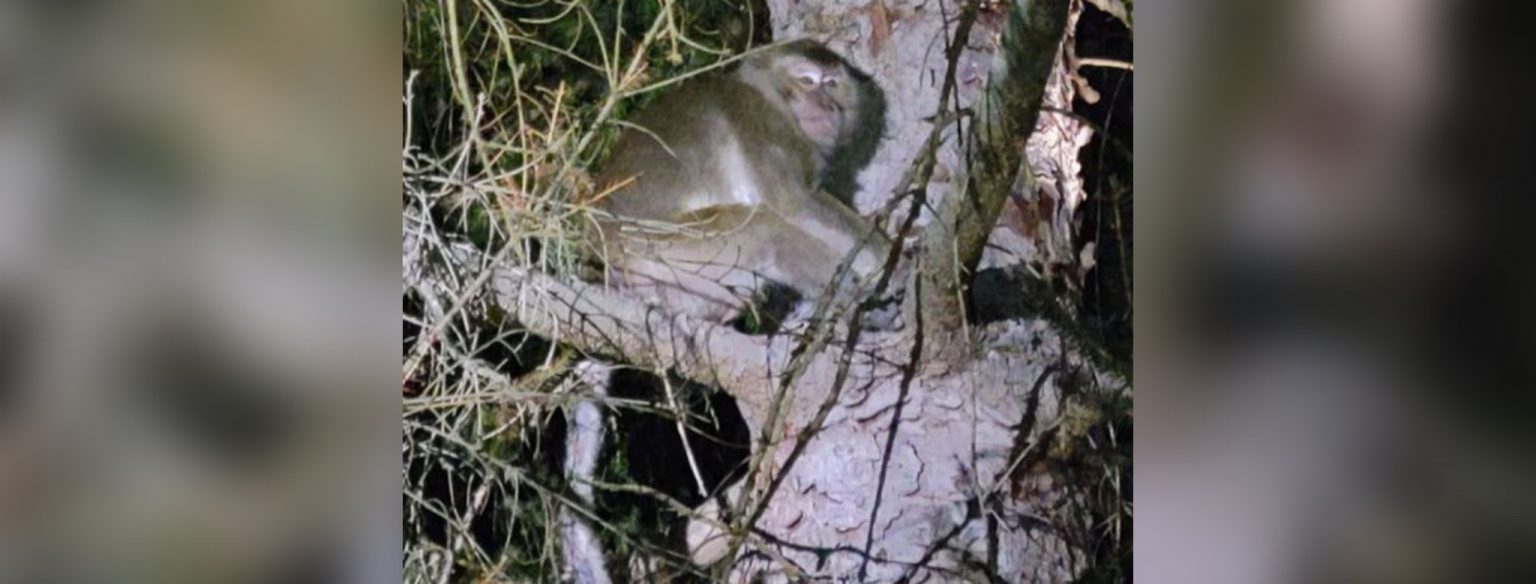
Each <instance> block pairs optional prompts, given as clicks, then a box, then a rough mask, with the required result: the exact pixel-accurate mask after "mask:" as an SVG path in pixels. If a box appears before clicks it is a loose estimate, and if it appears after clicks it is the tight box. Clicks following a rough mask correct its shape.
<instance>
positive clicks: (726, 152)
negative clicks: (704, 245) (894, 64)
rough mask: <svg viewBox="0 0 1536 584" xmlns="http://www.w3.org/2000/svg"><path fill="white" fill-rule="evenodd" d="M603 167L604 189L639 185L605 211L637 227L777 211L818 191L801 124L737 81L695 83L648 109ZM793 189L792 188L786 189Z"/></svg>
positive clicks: (620, 193)
mask: <svg viewBox="0 0 1536 584" xmlns="http://www.w3.org/2000/svg"><path fill="white" fill-rule="evenodd" d="M631 123H633V124H634V125H636V126H638V127H640V128H644V130H640V129H636V128H627V129H625V131H624V133H623V134H622V135H621V136H620V137H619V141H618V143H617V144H615V146H614V150H613V151H614V155H613V157H612V158H611V159H609V160H608V161H607V163H606V164H605V165H604V166H603V170H602V172H601V173H600V174H599V176H598V183H599V185H602V186H603V187H607V186H609V185H613V184H618V183H620V182H622V181H624V180H626V179H630V178H633V181H634V182H633V183H632V184H629V185H627V186H625V187H624V188H622V189H619V190H617V191H615V192H613V193H611V194H609V195H608V196H607V197H606V198H605V199H604V200H603V201H602V202H601V206H602V207H603V208H604V209H606V210H607V211H609V212H610V213H612V214H614V215H616V216H621V217H629V218H634V219H648V220H660V221H680V220H682V218H683V217H685V216H686V215H688V214H689V213H693V212H698V211H701V210H705V209H708V208H710V207H716V206H736V205H746V206H755V205H759V204H773V202H774V198H775V197H777V196H779V195H778V194H777V193H775V192H774V191H776V190H778V189H785V188H793V189H810V188H813V185H814V181H815V176H816V173H817V171H818V169H817V168H816V167H815V165H816V161H815V152H814V150H813V147H812V146H811V144H810V142H809V140H808V139H807V138H806V137H805V134H804V133H802V132H801V131H800V129H799V126H798V125H797V124H796V122H795V121H794V120H793V119H792V118H791V117H790V116H789V114H788V113H787V112H785V111H783V109H782V108H780V107H776V106H775V105H774V104H773V103H771V102H770V101H769V100H768V99H767V98H765V97H764V96H763V95H762V94H760V93H758V91H757V90H756V89H754V88H753V87H751V86H749V85H747V84H745V83H742V82H740V81H738V80H737V79H736V78H735V77H733V76H727V75H711V76H707V77H704V78H701V79H698V80H694V81H690V82H688V83H685V84H684V85H683V86H681V87H679V88H678V89H677V90H676V91H673V92H672V93H670V94H668V95H666V96H664V97H662V98H661V99H659V100H657V101H656V102H655V103H653V104H651V105H650V106H649V107H647V108H645V109H644V110H642V111H641V112H640V114H639V115H637V116H636V117H635V118H634V119H633V120H632V121H631ZM786 183H787V184H786Z"/></svg>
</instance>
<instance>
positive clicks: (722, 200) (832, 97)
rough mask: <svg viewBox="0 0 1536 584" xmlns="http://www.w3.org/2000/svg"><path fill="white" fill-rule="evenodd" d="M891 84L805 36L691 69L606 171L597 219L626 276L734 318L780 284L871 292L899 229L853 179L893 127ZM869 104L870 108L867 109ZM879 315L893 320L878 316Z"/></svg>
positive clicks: (807, 292) (694, 309)
mask: <svg viewBox="0 0 1536 584" xmlns="http://www.w3.org/2000/svg"><path fill="white" fill-rule="evenodd" d="M880 99H881V98H880V96H879V90H878V88H876V87H874V86H873V83H872V82H871V81H870V80H869V79H868V78H867V77H865V76H864V75H862V74H861V73H858V72H857V71H855V70H854V69H853V68H852V67H850V66H849V65H848V64H847V63H846V62H844V61H843V59H842V58H841V57H839V56H838V55H837V54H836V53H833V52H832V51H831V50H829V49H827V48H826V47H824V46H822V45H821V44H819V43H817V42H814V41H808V40H802V41H796V42H793V43H789V44H786V45H783V46H780V47H776V48H774V49H770V50H767V51H764V52H761V53H758V54H756V55H753V56H751V57H748V58H746V59H744V60H743V62H742V63H741V64H740V66H739V67H738V68H737V69H736V70H735V71H733V72H731V73H728V74H716V75H710V76H705V77H702V78H699V79H697V80H693V81H689V82H686V83H685V84H684V85H683V86H682V87H680V88H679V89H677V90H676V91H674V92H673V93H672V94H670V95H667V96H664V97H662V98H661V99H660V100H658V101H657V102H656V103H655V104H653V105H651V106H650V107H648V108H646V109H645V110H644V111H642V112H641V113H640V115H638V116H637V117H636V118H635V119H634V120H632V123H633V127H631V128H629V129H627V130H626V131H625V132H624V134H623V135H621V136H620V138H619V141H618V143H617V144H616V146H615V148H614V154H613V156H612V158H611V159H610V160H609V161H608V162H607V164H606V165H605V166H604V168H603V170H602V172H601V173H600V175H599V177H598V178H599V181H598V182H599V184H600V185H602V186H603V187H604V188H612V189H614V190H613V191H612V192H609V193H607V194H606V196H602V197H600V198H599V200H598V201H597V205H598V206H599V207H600V208H601V209H603V210H605V211H607V212H608V214H610V215H611V218H605V219H603V220H601V221H599V224H600V226H601V229H599V230H596V231H595V233H596V234H597V236H598V237H599V239H600V240H601V241H599V242H597V245H598V247H599V248H600V249H601V250H603V252H604V254H605V259H606V260H607V262H608V266H609V267H610V268H611V269H612V270H613V275H614V276H615V277H616V279H617V280H618V281H619V283H621V284H622V285H625V286H627V287H629V288H632V289H634V290H636V291H637V292H638V293H639V294H641V295H642V296H644V297H647V298H650V299H652V300H653V301H656V302H658V303H660V304H662V305H664V306H666V307H668V308H670V309H672V310H674V311H676V312H682V313H686V314H690V315H692V316H695V317H699V318H704V319H707V320H713V321H717V322H724V321H727V320H729V319H731V318H734V317H736V316H738V315H739V314H740V313H741V312H742V311H743V310H744V309H747V308H749V307H750V305H751V303H752V302H753V300H754V298H758V297H760V295H761V294H762V293H763V292H764V291H765V290H766V289H767V288H766V286H768V285H770V284H778V285H781V286H787V287H789V288H791V289H793V290H794V291H795V292H797V293H798V296H799V297H800V298H802V299H812V300H814V299H815V298H817V297H819V296H820V295H821V294H822V293H823V291H824V290H826V289H827V286H828V284H830V283H831V282H832V281H833V278H834V276H835V275H836V272H837V270H838V267H839V265H841V264H842V262H843V261H844V260H845V259H846V258H848V257H850V253H852V256H851V257H852V262H851V264H850V268H851V270H850V271H851V273H849V274H847V275H845V276H844V278H843V280H842V284H841V285H840V286H838V287H837V289H835V291H834V292H835V293H836V294H837V295H838V297H837V299H838V300H840V301H841V300H845V299H848V298H857V297H859V296H860V295H862V294H864V293H866V292H867V291H868V289H869V286H870V284H871V283H872V280H873V277H874V276H877V275H878V272H879V270H880V268H881V266H882V265H883V263H884V261H885V258H886V256H887V253H888V250H889V249H890V246H891V243H890V241H889V240H888V239H887V238H886V236H885V234H884V233H881V232H880V231H879V230H878V229H877V228H876V227H875V226H874V225H873V224H872V223H871V222H869V221H867V220H865V219H864V218H863V217H861V216H859V215H858V214H857V213H856V212H854V210H853V209H852V208H851V205H850V204H849V201H850V200H851V195H852V193H851V192H849V191H847V190H844V191H843V192H841V193H840V194H841V198H840V197H839V196H834V195H833V194H831V193H829V192H828V191H827V188H828V187H829V186H830V183H833V182H837V183H840V184H842V185H844V186H846V183H848V182H850V181H851V175H852V172H853V171H855V170H857V168H852V169H850V166H862V165H863V164H864V163H865V162H867V161H868V159H869V157H870V156H872V155H873V152H874V143H875V142H877V141H878V140H879V137H880V133H881V132H882V131H883V129H884V113H883V112H884V104H883V102H881V101H879V100H880ZM866 108H867V109H866ZM875 326H879V325H875Z"/></svg>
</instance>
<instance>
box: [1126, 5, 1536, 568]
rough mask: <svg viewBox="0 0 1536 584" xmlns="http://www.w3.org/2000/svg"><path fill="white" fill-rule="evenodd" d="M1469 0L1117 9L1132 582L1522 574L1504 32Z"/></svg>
mask: <svg viewBox="0 0 1536 584" xmlns="http://www.w3.org/2000/svg"><path fill="white" fill-rule="evenodd" d="M1478 4H1479V3H1464V2H1448V1H1438V0H1402V1H1392V2H1386V1H1365V0H1352V1H1344V0H1301V1H1286V2H1219V3H1201V2H1159V3H1157V4H1156V5H1155V6H1151V10H1148V11H1145V13H1144V14H1142V16H1143V18H1142V19H1141V20H1140V23H1141V24H1142V25H1143V28H1142V31H1141V32H1142V33H1143V34H1141V35H1140V39H1139V40H1141V41H1142V43H1141V49H1142V54H1141V55H1139V56H1138V57H1139V58H1138V63H1139V64H1140V65H1141V67H1142V72H1143V74H1144V75H1145V76H1146V77H1144V78H1143V84H1142V91H1141V93H1140V94H1139V95H1138V98H1139V101H1138V103H1137V108H1138V109H1140V110H1141V111H1140V112H1139V117H1140V120H1141V126H1140V127H1138V128H1137V133H1138V142H1139V143H1138V144H1137V146H1138V151H1139V152H1141V153H1142V158H1141V159H1140V160H1138V164H1137V168H1138V169H1139V171H1140V175H1139V176H1137V186H1138V189H1139V190H1140V191H1141V193H1142V197H1141V199H1140V200H1139V201H1138V208H1137V209H1136V212H1137V216H1138V219H1139V221H1140V223H1139V224H1138V225H1137V233H1138V235H1139V240H1138V241H1137V244H1138V247H1139V248H1140V249H1139V251H1140V254H1139V257H1138V258H1137V261H1138V265H1137V266H1136V268H1137V273H1138V275H1139V281H1140V282H1141V287H1140V289H1139V290H1137V296H1136V303H1137V319H1138V322H1137V323H1136V327H1137V338H1136V350H1137V355H1136V369H1137V373H1138V376H1139V377H1140V384H1139V388H1140V390H1141V395H1139V396H1138V399H1137V403H1138V404H1139V405H1140V408H1141V410H1142V411H1141V412H1139V414H1140V416H1139V417H1140V420H1139V421H1140V422H1141V423H1140V425H1139V426H1138V436H1137V451H1136V459H1137V460H1136V465H1137V468H1138V471H1139V472H1138V479H1139V480H1138V482H1137V484H1136V489H1137V491H1138V493H1137V496H1138V497H1137V500H1138V503H1139V507H1140V509H1139V510H1140V511H1141V513H1140V516H1139V517H1138V518H1137V519H1138V522H1137V526H1138V528H1139V529H1138V530H1137V533H1136V554H1137V558H1136V560H1135V565H1136V574H1137V576H1138V577H1140V578H1142V579H1143V580H1146V581H1153V582H1293V581H1360V582H1462V581H1473V582H1479V581H1531V580H1532V577H1533V576H1536V571H1533V566H1536V561H1533V559H1532V558H1533V555H1532V553H1531V552H1532V551H1533V547H1536V546H1533V544H1536V521H1533V520H1536V503H1533V502H1532V501H1531V499H1530V497H1529V494H1530V493H1532V492H1536V491H1533V489H1532V487H1533V486H1536V480H1533V479H1536V475H1533V473H1532V471H1533V469H1532V465H1531V464H1530V463H1531V460H1532V452H1531V445H1532V441H1531V439H1532V438H1533V436H1536V433H1533V432H1532V429H1533V427H1536V426H1533V425H1532V424H1531V423H1530V420H1531V419H1532V418H1531V410H1530V409H1528V408H1529V406H1530V405H1531V401H1532V400H1531V397H1532V386H1531V381H1532V376H1531V373H1532V359H1531V358H1530V350H1531V349H1530V346H1531V345H1530V343H1529V342H1527V341H1529V340H1530V338H1531V332H1530V329H1528V328H1526V327H1528V326H1530V325H1531V324H1532V319H1531V318H1530V317H1531V316H1532V312H1531V310H1530V308H1529V305H1528V298H1530V293H1531V291H1532V289H1531V287H1530V284H1529V278H1528V276H1529V275H1530V266H1531V260H1530V258H1529V257H1527V256H1526V255H1525V254H1524V253H1523V250H1522V248H1521V247H1519V246H1517V245H1515V244H1516V240H1517V237H1518V236H1517V235H1516V234H1518V233H1519V232H1520V228H1519V227H1517V226H1514V225H1508V224H1507V223H1509V222H1510V220H1511V219H1514V218H1515V217H1518V216H1519V215H1517V214H1514V213H1508V212H1504V213H1500V211H1502V210H1503V209H1504V208H1505V207H1504V205H1497V203H1504V202H1505V201H1507V200H1518V199H1520V198H1522V197H1521V195H1523V193H1525V192H1528V191H1529V187H1528V186H1526V185H1523V184H1522V183H1523V182H1524V180H1525V176H1524V175H1526V174H1528V172H1524V170H1525V169H1526V168H1528V167H1529V163H1528V162H1524V161H1521V162H1515V161H1516V160H1517V159H1519V158H1523V157H1524V155H1525V151H1526V150H1527V149H1525V148H1521V147H1520V146H1521V145H1522V142H1525V141H1526V140H1523V139H1522V138H1523V137H1522V136H1520V135H1519V134H1518V133H1519V132H1521V131H1524V130H1525V129H1526V128H1529V127H1530V125H1529V124H1528V123H1523V122H1527V121H1528V120H1529V119H1530V115H1529V113H1528V111H1529V105H1528V102H1527V101H1526V100H1525V99H1524V97H1525V96H1526V95H1528V93H1529V90H1528V89H1527V87H1528V86H1526V85H1522V84H1520V83H1519V82H1518V81H1517V80H1516V78H1517V77H1520V76H1521V74H1522V73H1524V72H1525V71H1527V70H1529V69H1530V67H1529V66H1528V65H1527V64H1525V63H1524V62H1523V61H1524V56H1525V55H1528V54H1530V53H1529V52H1528V51H1521V50H1519V49H1520V48H1521V47H1516V46H1513V45H1514V44H1515V43H1513V42H1512V41H1514V40H1515V39H1519V38H1522V37H1529V36H1530V35H1529V34H1528V33H1525V32H1523V31H1518V30H1513V29H1515V28H1517V26H1518V25H1514V24H1513V23H1512V22H1511V21H1510V19H1509V16H1510V14H1509V13H1507V12H1505V11H1497V12H1495V11H1493V10H1491V9H1484V8H1483V7H1480V6H1478ZM1149 6H1150V5H1149ZM1501 23H1505V24H1501ZM1517 153H1518V154H1517ZM1511 163H1513V164H1511ZM1499 195H1503V196H1499ZM1515 220H1518V219H1515Z"/></svg>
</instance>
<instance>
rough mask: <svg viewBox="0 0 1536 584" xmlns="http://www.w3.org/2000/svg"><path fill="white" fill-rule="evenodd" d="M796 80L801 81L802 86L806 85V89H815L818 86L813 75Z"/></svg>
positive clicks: (802, 76)
mask: <svg viewBox="0 0 1536 584" xmlns="http://www.w3.org/2000/svg"><path fill="white" fill-rule="evenodd" d="M795 80H796V81H799V82H800V84H801V85H804V86H806V87H815V86H816V77H815V76H812V75H801V76H800V77H798V78H796V79H795Z"/></svg>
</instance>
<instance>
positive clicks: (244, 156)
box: [0, 0, 1536, 582]
mask: <svg viewBox="0 0 1536 584" xmlns="http://www.w3.org/2000/svg"><path fill="white" fill-rule="evenodd" d="M445 1H448V0H445ZM1125 4H1130V3H1125ZM1140 16H1141V17H1142V18H1140V19H1139V21H1140V24H1141V25H1142V32H1143V34H1141V35H1140V40H1141V41H1142V42H1141V52H1142V54H1141V55H1139V56H1138V59H1137V61H1138V64H1139V66H1140V67H1141V68H1143V73H1144V74H1146V75H1147V76H1144V78H1143V79H1142V88H1141V91H1140V94H1139V95H1138V103H1137V104H1136V107H1137V109H1140V110H1142V111H1141V112H1140V115H1139V117H1140V119H1141V127H1140V128H1138V131H1137V134H1138V138H1137V141H1138V142H1140V143H1139V144H1138V146H1140V148H1139V150H1140V152H1141V153H1142V155H1141V157H1142V159H1141V160H1139V161H1138V164H1137V166H1138V168H1139V169H1140V172H1141V174H1142V176H1138V177H1137V183H1138V184H1137V186H1138V189H1139V190H1140V191H1141V199H1140V201H1139V203H1138V208H1137V209H1136V214H1137V216H1138V221H1139V225H1138V226H1137V233H1138V234H1139V241H1137V246H1138V247H1139V248H1140V253H1139V254H1138V255H1139V257H1138V258H1137V260H1136V261H1137V262H1138V264H1139V265H1137V266H1136V268H1137V271H1138V273H1139V274H1140V276H1141V277H1140V289H1139V290H1137V296H1136V302H1137V304H1138V305H1139V306H1138V310H1137V311H1136V312H1137V317H1136V318H1137V319H1138V322H1137V323H1136V328H1137V330H1138V334H1137V338H1136V343H1135V346H1136V353H1137V354H1136V369H1137V375H1138V376H1139V377H1140V383H1139V384H1138V385H1139V387H1140V388H1141V390H1140V392H1141V393H1142V394H1143V395H1140V396H1139V397H1138V399H1137V402H1138V403H1139V404H1140V407H1141V409H1142V410H1143V411H1142V412H1140V418H1141V420H1140V425H1139V432H1140V434H1141V435H1140V436H1138V437H1137V438H1138V440H1137V442H1138V447H1137V458H1138V460H1137V466H1138V467H1139V468H1140V472H1139V477H1138V478H1139V481H1138V483H1137V485H1136V489H1137V490H1138V491H1140V492H1139V493H1138V501H1139V506H1140V507H1141V510H1140V511H1141V515H1142V516H1141V517H1140V518H1139V521H1138V522H1137V528H1138V529H1137V533H1136V543H1137V546H1136V547H1137V550H1136V558H1135V565H1136V571H1137V576H1138V577H1140V578H1141V579H1143V580H1145V581H1152V582H1289V581H1311V580H1333V581H1364V582H1373V581H1391V582H1399V581H1410V582H1413V581H1424V582H1432V581H1482V580H1495V581H1531V580H1532V576H1536V571H1533V563H1536V562H1533V560H1532V558H1533V557H1536V555H1533V554H1532V553H1531V552H1532V551H1533V547H1536V546H1533V543H1536V503H1533V502H1532V501H1531V499H1530V497H1529V494H1530V493H1532V492H1536V490H1533V488H1532V487H1536V475H1533V468H1532V464H1531V460H1532V459H1533V457H1532V452H1531V448H1530V446H1531V444H1532V438H1533V428H1536V425H1533V424H1532V423H1530V422H1529V420H1530V418H1531V414H1530V413H1529V412H1530V411H1531V410H1529V409H1527V408H1528V406H1530V405H1531V401H1532V399H1531V396H1532V392H1531V389H1532V388H1531V384H1530V382H1531V380H1532V375H1531V373H1532V368H1533V362H1536V360H1533V359H1532V358H1530V356H1529V355H1530V348H1529V347H1530V346H1531V343H1529V342H1527V341H1529V340H1530V337H1531V335H1532V333H1531V329H1527V328H1525V327H1527V326H1530V325H1531V324H1532V321H1533V319H1532V318H1531V317H1532V311H1531V309H1530V308H1529V304H1528V302H1527V299H1528V298H1530V297H1532V295H1531V292H1532V289H1531V287H1530V279H1529V275H1530V273H1531V268H1530V264H1531V260H1530V259H1529V258H1527V257H1525V256H1524V254H1522V253H1521V252H1522V249H1521V246H1519V245H1518V243H1519V240H1518V234H1519V233H1520V232H1521V230H1520V228H1519V226H1517V225H1513V224H1512V223H1515V222H1517V221H1518V220H1519V217H1521V215H1519V214H1518V213H1516V212H1502V211H1504V209H1507V208H1511V207H1509V206H1507V205H1501V204H1500V203H1505V202H1507V201H1519V200H1521V198H1523V197H1522V195H1523V193H1525V192H1526V191H1528V190H1529V188H1528V187H1526V186H1525V185H1524V184H1523V179H1525V176H1524V175H1525V174H1527V172H1526V170H1527V169H1528V168H1529V167H1530V164H1529V162H1527V161H1526V160H1524V158H1525V150H1526V149H1524V148H1521V146H1523V145H1524V143H1525V142H1527V141H1528V140H1525V139H1524V138H1525V137H1524V136H1522V135H1520V134H1519V132H1521V131H1523V130H1524V129H1526V128H1527V127H1529V126H1530V124H1529V123H1528V122H1529V118H1530V114H1529V113H1528V112H1529V108H1528V106H1527V104H1528V103H1529V100H1527V99H1525V97H1526V96H1527V95H1528V94H1529V93H1530V87H1531V86H1530V85H1529V84H1523V83H1520V80H1518V79H1517V77H1519V75H1518V74H1520V73H1523V72H1525V71H1526V70H1527V69H1529V66H1528V64H1526V63H1525V62H1524V56H1525V55H1527V54H1530V53H1527V52H1525V51H1523V50H1522V49H1524V48H1525V47H1523V46H1518V44H1519V43H1517V41H1519V40H1523V39H1526V38H1529V37H1530V36H1531V35H1529V34H1528V33H1526V32H1525V31H1522V30H1518V28H1519V27H1520V26H1521V24H1520V23H1521V20H1520V19H1518V18H1517V17H1516V16H1515V15H1514V13H1513V12H1510V11H1509V9H1508V8H1507V7H1506V8H1504V10H1503V11H1497V12H1496V11H1494V10H1493V9H1492V8H1491V7H1488V8H1484V7H1482V6H1481V5H1480V4H1479V3H1466V2H1451V1H1449V0H1398V1H1393V2H1387V1H1382V0H1292V1H1283V2H1282V1H1278V0H1272V1H1235V2H1215V3H1210V2H1206V3H1197V2H1189V1H1180V0H1166V1H1164V2H1158V3H1156V4H1155V5H1151V10H1147V11H1144V13H1142V14H1140ZM399 19H400V14H399V10H398V7H396V6H395V5H391V4H373V5H364V3H361V2H352V1H347V2H328V3H319V2H299V1H297V0H284V1H276V2H266V3H248V4H246V3H242V4H233V3H206V2H192V1H190V0H187V1H177V0H162V1H153V0H142V1H126V2H100V1H98V2H51V3H50V2H0V348H3V351H0V581H4V582H265V581H294V580H298V581H353V582H377V581H390V580H392V579H394V578H396V577H397V576H398V572H399V562H400V556H399V550H400V543H399V537H400V534H399V532H398V529H399V527H398V526H399V525H400V524H401V523H400V517H399V513H400V506H399V499H398V493H399V488H400V471H399V458H397V457H398V455H399V452H400V451H399V444H400V443H399V439H400V435H399V432H400V428H399V426H398V425H397V421H396V420H397V418H396V416H398V415H399V411H400V410H399V407H400V406H399V402H397V401H396V399H397V398H396V397H395V394H394V390H393V388H392V387H391V385H392V384H393V383H395V382H396V381H397V379H398V378H397V375H398V374H397V373H396V371H398V369H396V368H397V367H398V366H399V360H398V359H399V354H398V353H397V351H398V350H399V349H398V345H397V344H396V343H397V339H398V337H397V336H396V335H398V334H399V332H400V330H399V329H398V328H397V324H396V323H397V322H398V321H397V320H396V319H397V318H398V315H399V310H400V305H399V304H398V297H397V296H396V295H395V294H396V293H395V292H394V291H393V286H394V285H395V284H394V282H396V281H398V280H397V272H396V271H395V267H394V266H395V264H393V263H391V262H393V261H394V260H393V252H392V251H387V250H391V249H393V248H392V245H393V243H392V240H391V239H390V238H392V237H394V229H395V228H396V226H397V225H398V223H397V221H398V217H399V215H398V203H397V202H396V201H397V200H398V199H396V198H395V195H394V193H393V189H394V188H396V187H395V185H396V184H398V183H396V182H395V180H396V175H395V172H396V170H397V169H398V166H396V165H397V164H398V163H397V160H398V159H397V158H396V157H397V156H398V155H399V153H400V150H399V144H400V136H401V121H400V120H401V115H400V111H401V110H400V109H399V107H400V105H399V101H398V97H397V96H398V95H400V94H399V91H400V89H401V85H402V84H403V81H404V80H402V79H400V78H398V77H397V76H396V75H397V73H398V72H399V68H398V66H397V64H396V63H395V62H394V61H393V59H394V56H395V55H396V54H398V53H397V50H398V49H399V42H400V28H399V24H398V23H399V22H400V20H399ZM1499 195H1504V196H1502V197H1500V196H1499Z"/></svg>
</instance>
